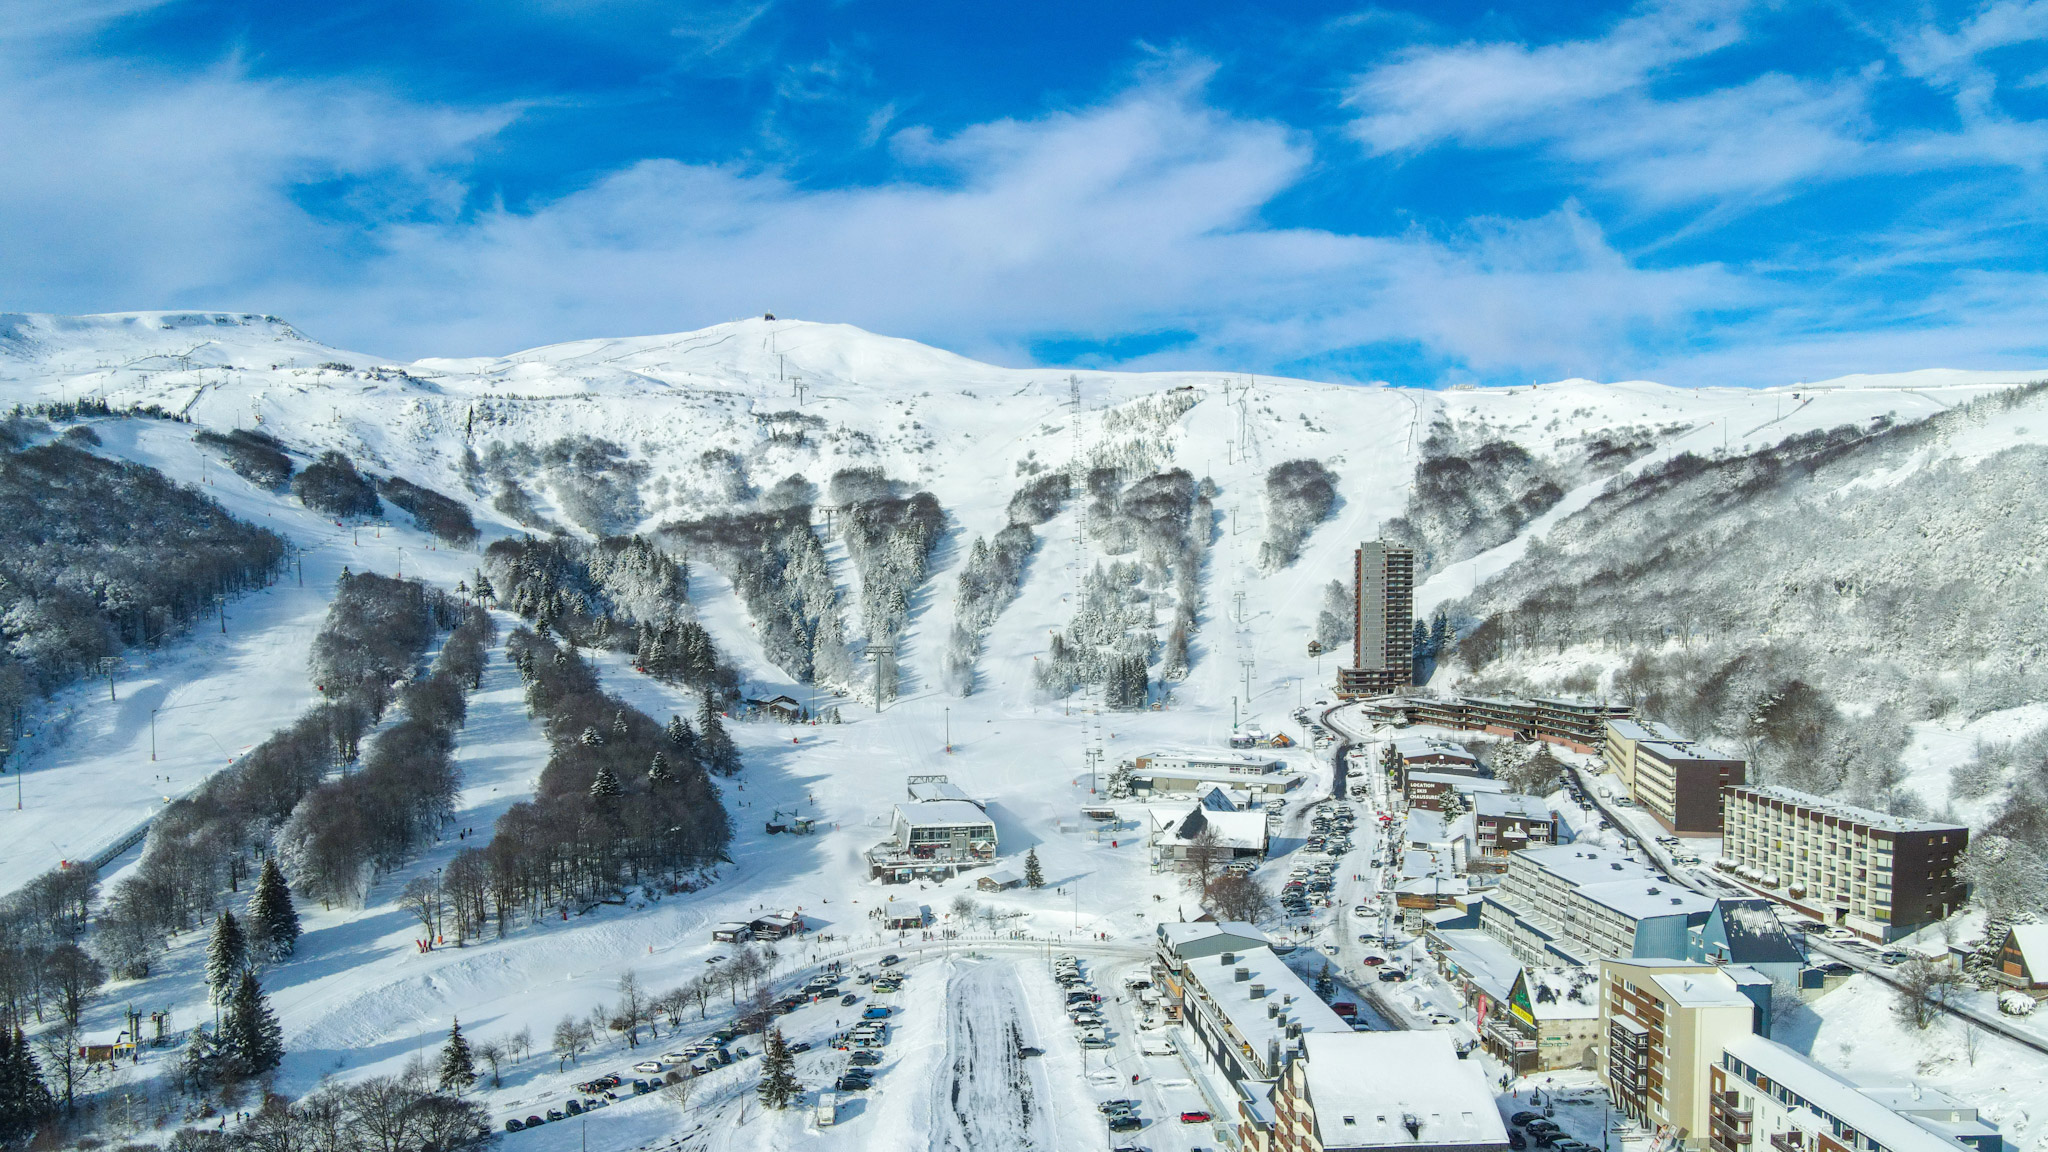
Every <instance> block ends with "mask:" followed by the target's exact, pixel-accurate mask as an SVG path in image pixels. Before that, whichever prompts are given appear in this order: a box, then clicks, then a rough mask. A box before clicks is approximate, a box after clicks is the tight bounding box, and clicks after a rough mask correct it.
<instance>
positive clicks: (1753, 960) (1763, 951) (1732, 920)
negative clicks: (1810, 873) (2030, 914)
mask: <svg viewBox="0 0 2048 1152" xmlns="http://www.w3.org/2000/svg"><path fill="white" fill-rule="evenodd" d="M1714 911H1715V914H1716V915H1718V916H1719V917H1720V920H1721V931H1722V933H1723V934H1724V935H1726V936H1727V938H1728V959H1729V960H1730V961H1732V962H1734V963H1737V964H1792V963H1799V962H1801V961H1804V960H1805V959H1806V954H1805V953H1803V952H1801V951H1800V950H1799V943H1798V941H1796V940H1794V939H1793V938H1792V933H1790V932H1787V931H1786V930H1785V922H1784V921H1782V920H1780V919H1778V913H1777V911H1776V910H1775V909H1774V908H1773V906H1772V904H1771V902H1770V901H1769V900H1765V899H1763V898H1761V897H1748V898H1744V899H1736V900H1722V901H1720V902H1719V903H1718V904H1717V905H1715V908H1714ZM2044 956H2048V953H2044Z"/></svg>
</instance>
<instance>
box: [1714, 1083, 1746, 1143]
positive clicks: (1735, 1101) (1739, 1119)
mask: <svg viewBox="0 0 2048 1152" xmlns="http://www.w3.org/2000/svg"><path fill="white" fill-rule="evenodd" d="M1714 1107H1715V1108H1716V1109H1718V1110H1719V1112H1720V1114H1721V1115H1723V1116H1726V1117H1727V1118H1728V1119H1729V1120H1732V1121H1734V1122H1735V1123H1737V1124H1747V1123H1749V1122H1750V1121H1751V1120H1752V1119H1754V1118H1755V1117H1754V1115H1753V1114H1752V1113H1751V1112H1750V1110H1749V1109H1747V1108H1744V1107H1743V1106H1742V1097H1741V1095H1740V1094H1739V1093H1735V1092H1716V1093H1714ZM1743 1139H1745V1140H1746V1139H1748V1137H1747V1136H1745V1137H1743Z"/></svg>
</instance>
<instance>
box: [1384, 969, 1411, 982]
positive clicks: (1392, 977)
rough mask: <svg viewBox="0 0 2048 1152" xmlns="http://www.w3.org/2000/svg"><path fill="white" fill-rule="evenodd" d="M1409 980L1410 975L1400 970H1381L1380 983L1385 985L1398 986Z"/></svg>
mask: <svg viewBox="0 0 2048 1152" xmlns="http://www.w3.org/2000/svg"><path fill="white" fill-rule="evenodd" d="M1407 978H1408V974H1407V973H1406V972H1403V971H1401V970H1400V969H1399V968H1382V969H1380V982H1381V983H1383V984H1397V983H1399V982H1401V981H1403V980H1406V979H1407Z"/></svg>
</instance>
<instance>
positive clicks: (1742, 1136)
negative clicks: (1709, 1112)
mask: <svg viewBox="0 0 2048 1152" xmlns="http://www.w3.org/2000/svg"><path fill="white" fill-rule="evenodd" d="M1709 1126H1710V1127H1712V1128H1713V1130H1714V1139H1715V1140H1716V1141H1717V1142H1719V1143H1721V1144H1724V1145H1726V1146H1727V1147H1730V1148H1744V1147H1747V1146H1748V1145H1749V1133H1748V1132H1746V1131H1744V1130H1743V1129H1741V1128H1736V1127H1734V1126H1732V1125H1729V1124H1724V1123H1722V1122H1721V1117H1720V1116H1718V1115H1717V1116H1715V1117H1714V1118H1713V1119H1712V1120H1711V1121H1709Z"/></svg>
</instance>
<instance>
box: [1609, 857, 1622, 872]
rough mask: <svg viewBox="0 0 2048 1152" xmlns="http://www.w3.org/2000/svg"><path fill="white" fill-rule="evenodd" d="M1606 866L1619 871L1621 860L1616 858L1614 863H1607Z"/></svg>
mask: <svg viewBox="0 0 2048 1152" xmlns="http://www.w3.org/2000/svg"><path fill="white" fill-rule="evenodd" d="M1608 867H1609V868H1612V869H1614V870H1615V871H1616V872H1619V871H1621V862H1620V861H1619V860H1617V861H1615V862H1614V863H1612V864H1609V865H1608Z"/></svg>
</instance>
